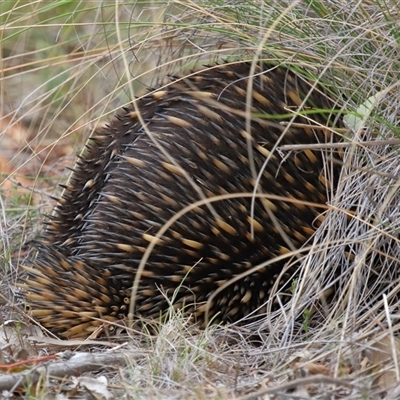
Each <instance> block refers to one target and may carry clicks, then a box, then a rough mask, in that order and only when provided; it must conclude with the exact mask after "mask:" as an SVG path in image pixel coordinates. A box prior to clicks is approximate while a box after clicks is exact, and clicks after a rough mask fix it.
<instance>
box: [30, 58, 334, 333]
mask: <svg viewBox="0 0 400 400" xmlns="http://www.w3.org/2000/svg"><path fill="white" fill-rule="evenodd" d="M249 71H250V64H247V63H239V64H233V65H222V66H217V67H213V68H210V69H206V70H203V71H201V72H199V73H196V74H193V75H192V76H189V77H186V78H184V79H182V80H180V79H178V80H177V81H176V82H173V83H172V84H171V85H170V86H168V87H167V88H165V89H162V90H163V92H160V91H159V92H155V93H153V94H148V95H147V96H145V97H144V98H142V99H140V100H138V101H137V102H136V105H137V108H138V110H139V111H140V114H141V116H142V118H143V120H144V122H145V123H146V125H147V129H148V130H150V131H151V132H152V133H153V135H154V138H155V139H156V140H157V141H158V143H159V144H160V145H162V146H163V148H164V149H165V151H167V152H168V154H169V155H170V156H171V157H172V158H173V160H175V162H176V163H177V164H178V165H179V167H180V168H181V169H183V170H184V171H186V173H187V174H188V176H190V178H191V179H192V180H193V182H194V183H195V184H196V185H197V189H199V190H201V191H202V193H203V194H204V196H205V197H207V198H211V197H213V196H216V195H221V194H231V193H251V192H253V190H254V183H255V178H256V177H255V176H253V175H252V172H251V170H250V164H249V153H248V147H247V142H246V137H250V135H251V157H252V160H253V162H254V166H255V170H256V173H257V174H258V173H259V172H260V171H261V168H262V166H263V163H264V162H265V161H266V155H267V154H268V152H270V151H272V149H273V146H274V145H275V144H276V143H277V141H278V140H280V138H281V140H280V142H279V146H281V145H285V144H305V145H307V144H315V143H318V142H321V143H325V142H329V141H332V140H333V141H336V140H338V138H337V137H336V135H334V134H332V132H329V130H327V129H313V128H312V127H311V125H315V124H316V123H319V124H321V125H322V126H329V125H336V126H339V125H340V123H339V122H338V121H335V118H336V119H337V117H336V115H335V114H332V115H329V112H326V111H325V113H321V112H318V110H320V109H328V110H331V109H332V108H333V105H332V103H331V102H330V101H329V100H328V98H327V96H326V95H324V94H323V93H321V92H319V91H317V90H316V89H315V90H314V91H313V92H311V93H309V91H310V90H311V85H310V84H309V83H308V82H306V81H305V80H303V79H302V78H300V77H298V76H297V75H296V74H294V73H292V72H289V71H287V70H285V69H282V68H275V67H273V66H267V65H263V66H262V68H260V67H258V68H257V70H256V72H257V75H256V76H254V78H253V80H252V86H251V90H252V96H251V101H252V103H251V108H250V110H251V113H252V117H251V118H250V114H249V113H248V112H247V111H248V109H247V108H246V93H247V90H248V85H249V79H248V75H249ZM306 96H308V100H307V101H306V102H305V105H304V107H303V108H302V109H300V108H299V106H300V105H301V103H302V101H303V99H305V97H306ZM313 108H315V109H318V110H315V112H312V113H310V110H312V109H313ZM302 110H303V111H304V110H305V111H307V117H301V116H297V117H296V118H295V119H294V122H296V125H293V126H290V127H289V128H288V129H287V128H286V125H281V124H280V122H281V121H286V122H290V121H291V116H290V113H291V112H296V111H302ZM292 115H293V114H292ZM246 116H247V118H249V119H250V122H251V131H250V132H248V135H246V134H244V132H245V131H246V129H247V125H246ZM310 121H315V122H314V123H313V122H310ZM299 124H304V125H299ZM307 125H310V127H307ZM283 133H284V135H283V137H281V136H282V134H283ZM327 153H328V151H326V150H325V151H324V152H323V151H321V150H308V151H295V152H284V153H282V152H277V151H274V152H273V154H272V157H271V158H270V160H269V162H268V163H267V165H266V168H265V171H264V173H263V174H262V177H261V181H260V185H259V187H258V193H263V194H267V195H278V196H283V197H287V198H288V199H294V200H297V201H298V202H290V201H283V200H270V201H271V203H267V204H266V203H264V204H263V203H262V201H261V200H260V198H257V199H256V200H255V203H254V205H255V208H254V215H253V217H254V220H255V221H256V223H255V236H254V238H251V235H250V226H251V225H250V222H251V218H250V204H251V199H250V198H248V197H247V198H245V197H243V196H238V197H237V198H234V199H229V200H224V201H219V202H214V203H212V207H213V208H214V211H215V213H214V214H213V212H212V211H210V209H209V208H208V207H207V206H206V205H205V206H202V207H199V208H196V209H194V210H192V211H191V212H189V213H187V214H185V215H184V216H183V217H182V218H181V219H179V220H178V221H176V222H175V223H174V224H173V225H172V226H171V228H170V229H169V230H167V232H166V233H165V235H163V238H162V241H161V242H160V243H159V244H157V245H156V246H155V248H154V250H153V252H152V254H151V256H150V258H149V260H148V262H147V264H146V266H145V269H144V273H143V274H142V275H141V279H140V285H139V291H138V294H137V298H136V306H135V316H136V317H149V318H158V317H159V316H160V315H161V314H162V313H164V312H165V311H166V310H167V308H168V305H169V303H168V300H167V298H169V299H172V298H173V299H174V305H175V307H179V308H183V307H184V308H185V311H186V312H187V313H188V314H192V315H193V316H194V318H195V319H196V320H198V321H200V322H206V321H204V311H205V307H204V304H205V303H206V302H207V300H208V299H209V298H210V296H211V295H212V294H213V293H214V292H215V291H216V290H217V289H218V288H219V287H221V286H222V285H223V284H224V283H225V282H227V281H229V280H230V279H232V278H234V277H235V276H237V275H238V274H241V273H243V272H245V271H248V270H249V269H250V268H251V267H253V266H256V265H258V264H260V263H262V262H264V261H267V260H270V259H272V258H274V257H276V256H279V255H282V254H285V253H287V252H289V248H290V243H292V244H293V246H294V247H296V248H298V247H301V246H302V245H303V244H304V243H305V241H306V240H307V239H308V238H309V237H310V235H311V234H312V232H313V231H314V229H315V227H316V226H317V225H318V222H317V221H316V217H317V216H318V215H319V214H320V213H322V212H323V209H322V208H319V209H318V208H317V207H313V206H310V205H304V204H302V203H301V202H312V203H317V204H322V205H324V204H325V203H326V201H327V193H328V192H330V191H331V190H332V188H333V187H334V186H335V183H336V180H337V174H338V171H337V167H332V165H331V164H330V163H329V162H327V161H326V156H327ZM331 156H332V154H330V157H331ZM327 171H329V174H327ZM328 175H329V176H328ZM322 177H324V178H326V179H325V180H324V179H322ZM200 199H201V196H200V194H199V192H198V190H196V189H195V188H194V187H193V186H192V185H191V184H190V183H189V182H188V179H187V176H185V174H183V173H182V172H180V171H179V168H177V167H176V166H172V163H171V160H170V159H168V158H167V157H166V156H165V155H164V154H162V153H161V152H160V150H159V149H158V147H156V146H155V144H154V143H153V142H152V140H151V138H150V137H149V136H148V135H147V134H146V132H145V130H144V129H143V127H142V124H141V123H140V120H139V118H138V116H137V112H136V111H134V108H133V107H132V108H130V109H125V110H123V111H122V112H121V113H120V114H119V116H118V117H116V118H115V119H114V120H113V121H112V122H111V123H110V125H109V126H108V127H106V128H105V129H104V131H103V132H101V133H99V134H98V135H97V136H96V137H93V138H92V139H91V140H90V142H89V144H88V146H87V149H86V151H85V152H84V154H83V156H82V157H81V158H80V160H79V161H78V163H77V165H76V168H75V172H74V173H73V175H72V177H71V179H70V181H69V183H68V185H67V188H66V190H65V192H64V194H63V196H62V199H61V201H60V203H59V205H58V206H57V208H56V210H55V214H54V216H53V218H52V221H51V225H50V228H49V229H48V231H47V233H46V235H45V239H44V241H43V245H42V246H41V248H40V249H39V254H38V257H37V259H36V261H35V262H34V265H33V266H32V267H27V270H28V272H29V278H28V281H27V283H26V285H25V287H26V288H27V290H28V291H29V292H28V293H27V298H28V300H29V302H30V305H31V309H32V314H33V316H34V317H35V318H36V319H37V320H38V321H39V322H40V323H41V324H43V325H44V326H45V327H47V328H49V329H50V330H52V331H54V332H55V333H57V334H59V335H60V336H63V337H77V336H87V335H88V334H89V333H90V332H91V331H93V330H94V329H95V328H96V327H97V326H98V325H100V324H101V321H100V320H101V319H106V320H109V321H116V320H118V319H121V318H124V317H125V316H126V314H127V309H128V303H129V299H130V293H131V287H132V283H133V280H134V278H135V274H136V271H137V268H138V265H139V262H140V260H141V259H142V257H143V254H144V251H145V249H146V248H147V246H148V244H149V240H150V239H151V236H154V235H156V234H157V232H158V231H159V229H160V228H161V227H162V226H163V225H164V224H165V222H166V221H168V220H169V219H170V218H171V217H173V216H174V215H175V214H176V213H177V212H179V211H180V210H181V209H182V208H184V207H186V206H188V205H190V204H192V203H194V202H196V201H198V200H200ZM268 210H269V211H268ZM271 212H272V214H273V216H274V217H275V218H276V219H277V220H278V221H279V225H280V227H281V228H282V229H283V231H284V232H285V233H286V235H287V236H288V238H289V239H290V243H288V240H286V239H285V238H283V237H282V236H281V234H280V233H279V230H278V229H277V226H276V223H275V222H274V221H272V220H271V217H270V215H271ZM286 262H287V260H283V261H280V262H276V263H273V264H272V265H270V266H268V267H265V268H261V269H259V270H258V271H257V272H254V273H252V274H250V275H249V276H247V277H245V278H244V279H241V280H239V281H237V282H235V283H233V284H232V285H229V286H228V287H227V288H226V289H225V290H223V291H222V292H221V293H220V294H218V295H217V296H216V297H215V299H214V301H213V302H212V304H211V309H210V317H215V320H217V321H237V320H239V319H241V318H243V317H246V316H248V315H249V314H251V313H252V312H255V314H263V313H265V312H266V305H265V304H266V302H267V301H268V299H269V298H270V296H271V293H270V292H271V289H272V287H273V285H274V284H275V283H276V281H277V279H278V277H279V275H280V273H281V272H282V271H283V268H284V265H285V263H286ZM295 270H296V267H295V266H292V267H291V268H289V269H287V270H286V271H285V272H284V273H283V275H282V276H281V277H280V282H281V283H279V284H278V287H281V288H282V290H283V289H284V293H281V294H280V297H281V301H285V300H287V299H288V298H289V297H290V282H291V278H292V275H293V273H294V272H295ZM285 283H286V286H284V285H285ZM178 288H179V289H178Z"/></svg>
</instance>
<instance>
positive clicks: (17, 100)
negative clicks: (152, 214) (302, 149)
mask: <svg viewBox="0 0 400 400" xmlns="http://www.w3.org/2000/svg"><path fill="white" fill-rule="evenodd" d="M399 13H400V7H399V5H398V4H397V2H396V1H387V0H382V1H372V0H370V1H361V2H359V1H347V2H344V1H340V0H329V1H321V2H318V1H313V2H312V1H298V2H288V3H287V4H285V2H282V1H276V2H273V1H264V2H255V1H224V0H219V1H218V0H209V1H201V0H199V1H196V2H189V1H184V2H183V1H182V2H180V1H172V0H171V1H170V2H161V1H158V2H156V1H154V2H151V1H149V2H144V3H137V2H123V3H120V4H119V3H116V2H98V1H86V2H74V1H61V0H59V1H54V2H34V1H24V2H14V1H5V2H2V3H1V4H0V28H1V29H0V51H1V56H2V57H0V59H1V72H2V74H1V76H0V99H1V102H0V172H1V178H0V206H1V213H0V216H1V223H0V233H1V244H0V262H1V263H0V279H1V281H0V284H1V293H2V294H3V295H4V299H3V301H4V302H3V305H4V306H3V307H2V308H1V309H0V317H1V318H2V320H4V321H5V320H8V323H7V324H3V325H2V326H1V328H2V330H1V333H2V337H3V336H7V339H4V338H2V340H1V342H0V348H1V349H2V352H3V354H4V356H3V358H4V362H6V361H7V362H11V361H12V360H14V361H15V359H17V358H18V357H17V355H16V352H18V351H19V350H20V349H24V350H25V351H27V352H28V354H29V355H30V356H37V355H38V354H47V352H48V351H50V352H52V351H54V347H53V346H54V344H52V343H50V344H49V342H47V344H46V346H44V347H41V346H37V345H32V343H31V341H28V340H27V338H26V336H27V335H28V334H32V329H33V325H32V324H28V325H25V324H23V325H20V324H18V323H16V322H15V321H16V320H17V319H18V318H16V317H15V315H14V314H11V311H12V310H13V305H15V304H17V303H18V302H20V301H19V300H18V293H17V292H16V290H15V286H14V283H15V282H16V281H17V279H18V265H20V264H21V263H22V262H23V261H24V260H25V259H26V257H28V255H29V254H30V252H31V246H30V241H31V240H32V239H34V238H36V237H37V235H38V234H39V232H40V230H41V227H40V225H38V223H39V221H40V219H41V217H40V216H41V215H42V214H43V213H45V212H50V210H51V208H52V207H53V205H54V200H52V199H51V198H50V195H53V196H58V194H59V189H58V188H57V183H60V182H64V181H65V179H66V178H67V176H68V171H66V170H65V167H66V166H72V165H73V160H74V155H75V154H77V153H79V152H80V150H81V148H82V146H83V144H84V143H85V141H86V138H87V137H88V135H89V134H90V133H92V132H93V131H94V130H95V129H96V128H97V127H99V126H101V125H102V124H103V123H104V122H105V121H107V119H109V118H110V116H111V115H112V114H113V113H114V112H115V111H116V110H117V109H119V108H120V107H122V106H123V105H126V104H128V103H129V102H130V100H131V99H132V98H133V97H134V96H139V95H140V94H141V93H143V92H144V90H145V88H146V86H147V85H150V86H156V85H159V84H161V83H163V77H165V76H166V74H167V73H170V72H174V71H188V70H190V69H192V68H194V67H195V66H196V65H201V64H207V63H214V62H221V61H225V60H230V61H234V60H239V59H240V60H243V59H247V60H249V61H254V60H257V59H258V58H263V59H274V60H280V61H281V62H284V63H286V64H289V65H291V66H292V67H293V68H296V67H305V69H306V70H307V71H308V72H309V74H310V75H311V76H312V77H314V78H315V79H316V80H317V81H318V82H319V83H320V84H322V85H324V86H325V87H326V88H327V90H330V92H331V95H332V97H333V98H335V99H337V103H338V107H340V108H342V110H343V112H344V113H345V114H346V113H354V112H355V111H356V110H357V109H358V108H359V106H360V105H362V104H365V102H366V101H367V99H368V98H370V97H371V96H375V97H374V101H375V103H374V104H373V107H371V106H370V107H368V113H369V114H370V115H359V116H358V119H357V121H358V124H357V126H356V128H357V129H354V127H355V126H354V125H352V126H350V127H349V131H348V133H346V142H347V143H350V145H349V146H348V147H347V148H346V149H344V165H343V171H342V176H341V179H340V183H339V187H338V189H337V191H336V193H335V195H333V196H332V200H331V209H330V210H329V212H327V214H326V219H325V221H324V223H323V225H322V227H321V228H320V229H319V230H318V231H317V234H316V235H315V236H314V238H313V241H312V242H310V243H308V244H309V245H310V246H311V249H310V250H309V251H307V252H305V253H303V254H304V261H303V262H302V265H301V268H300V277H299V279H298V280H297V281H296V282H295V284H294V285H293V301H292V302H291V303H290V304H288V305H286V306H284V307H282V310H280V311H279V312H276V313H272V314H270V315H268V316H267V317H266V318H265V320H264V321H262V323H258V324H254V325H253V326H248V327H246V328H241V329H239V328H237V327H232V328H226V329H223V328H217V327H214V328H210V330H207V331H205V332H198V331H196V329H195V328H194V327H192V326H190V325H188V324H187V323H186V321H185V319H184V318H183V317H182V316H180V315H176V316H174V317H173V318H172V319H171V320H170V321H168V322H167V323H165V324H162V325H161V326H160V327H158V328H157V330H158V334H157V335H150V334H143V333H141V334H139V333H137V334H136V335H133V337H132V338H130V339H129V341H127V343H125V344H123V345H122V351H123V353H124V354H125V356H126V358H127V359H128V360H129V362H128V365H129V367H124V368H122V367H120V368H119V369H118V370H112V369H111V368H110V369H109V370H108V371H105V372H104V371H103V372H102V375H103V376H107V379H108V386H107V385H104V384H101V383H98V385H99V387H100V389H99V390H100V392H101V393H103V395H104V396H105V398H107V395H108V393H114V395H115V396H116V398H127V399H130V398H155V399H159V398H165V399H173V398H185V399H205V398H212V399H233V398H241V399H250V398H252V399H257V398H260V399H272V398H276V399H286V398H292V399H295V398H304V399H306V398H315V399H327V398H330V399H336V398H346V399H362V398H371V399H372V398H373V399H377V398H385V399H390V398H393V399H394V398H398V397H396V396H398V394H396V393H397V392H396V390H398V389H397V388H398V385H399V381H400V371H399V368H398V360H397V358H398V357H399V354H400V346H399V344H398V342H397V338H396V333H397V331H398V323H397V317H398V314H399V310H398V307H397V304H398V293H399V290H400V279H399V276H400V274H399V273H398V270H397V268H398V259H399V257H400V246H399V241H398V231H399V229H400V226H399V221H400V216H399V199H398V192H399V184H400V181H399V179H398V176H399V175H400V171H399V168H400V167H399V165H400V163H399V162H398V159H399V154H398V145H393V144H387V142H386V141H387V140H389V139H397V138H398V134H399V128H398V125H399V117H400V109H399V108H400V103H399V93H400V91H399V70H400V62H399V59H400V57H399V53H400V52H399V40H400V39H399V31H398V20H399ZM377 94H379V96H377ZM359 111H360V110H359ZM366 141H368V142H373V144H372V145H371V144H370V145H368V146H366V145H365V144H364V143H365V142H366ZM332 293H333V294H332ZM6 299H7V300H8V301H7V302H6ZM0 304H1V303H0ZM10 320H11V321H12V322H10ZM10 325H11V328H10ZM10 329H11V331H10ZM144 332H145V331H144ZM6 333H7V335H6ZM12 337H15V338H16V340H15V341H13V340H11V338H12ZM43 340H44V339H43ZM110 341H111V339H110ZM7 343H11V344H10V345H9V346H10V347H7V346H6V344H7ZM71 345H72V346H73V348H76V343H75V344H71ZM108 346H111V347H112V348H114V352H115V353H116V354H117V350H120V351H121V348H115V347H116V344H110V343H108V344H103V345H102V346H101V345H100V344H98V346H96V347H94V345H92V346H91V348H92V349H97V352H99V353H104V354H108V353H109V351H107V350H106V348H107V347H108ZM10 349H12V351H11V350H10ZM118 354H119V353H118ZM26 357H27V356H26V354H25V358H26ZM22 358H24V356H22ZM11 372H13V373H14V374H18V373H20V372H18V371H17V370H14V369H13V368H11ZM92 376H95V375H92ZM97 376H98V374H97ZM0 378H1V376H0ZM82 385H83V384H82ZM17 386H18V385H17ZM83 386H84V385H83ZM391 386H393V387H394V389H393V388H391ZM11 387H12V386H11ZM11 387H9V386H7V388H8V389H7V390H10V389H11ZM24 387H25V389H26V392H25V395H26V397H27V398H28V396H29V395H30V396H31V397H30V398H37V399H39V398H40V399H41V398H45V395H46V393H47V392H52V393H53V394H54V393H55V392H64V393H65V392H66V390H67V389H70V390H71V391H70V392H68V393H69V395H70V396H72V393H73V391H74V390H76V391H77V392H76V393H78V394H79V393H81V392H80V390H83V389H71V386H68V387H66V386H62V385H60V384H59V381H57V380H44V381H41V384H40V385H33V384H31V385H28V384H26V385H25V386H24ZM81 387H82V386H81ZM2 388H3V389H4V388H5V387H4V386H2V381H1V379H0V390H1V389H2ZM86 390H88V391H89V392H91V393H92V394H93V393H94V389H86ZM251 393H253V394H252V395H251V396H250V394H251ZM285 393H286V394H285ZM78 394H77V396H78ZM296 396H297V397H296ZM71 398H72V397H71ZM80 398H81V397H80Z"/></svg>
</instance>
